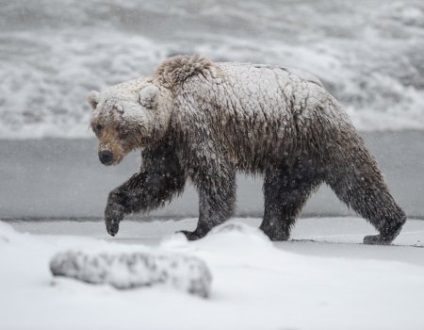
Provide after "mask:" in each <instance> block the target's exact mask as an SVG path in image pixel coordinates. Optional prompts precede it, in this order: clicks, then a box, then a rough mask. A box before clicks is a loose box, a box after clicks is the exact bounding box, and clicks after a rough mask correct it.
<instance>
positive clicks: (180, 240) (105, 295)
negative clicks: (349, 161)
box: [0, 218, 424, 330]
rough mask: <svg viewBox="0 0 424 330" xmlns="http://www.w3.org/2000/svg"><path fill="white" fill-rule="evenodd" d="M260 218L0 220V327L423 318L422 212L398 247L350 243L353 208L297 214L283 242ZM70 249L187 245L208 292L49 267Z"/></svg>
mask: <svg viewBox="0 0 424 330" xmlns="http://www.w3.org/2000/svg"><path fill="white" fill-rule="evenodd" d="M259 221H260V220H259V219H233V220H232V221H230V222H229V223H228V224H224V225H223V226H221V227H219V228H217V229H215V230H214V232H213V233H211V234H209V235H208V236H207V237H205V238H204V239H201V240H199V241H196V242H188V241H186V240H185V238H184V237H183V236H182V235H181V234H173V233H174V231H176V230H181V229H190V228H193V227H194V226H195V223H196V220H195V219H186V220H182V221H170V220H168V221H154V222H141V221H140V222H134V221H125V222H123V223H122V224H121V230H120V232H119V235H118V236H117V237H116V238H109V237H108V236H107V235H106V233H105V229H104V225H103V223H100V222H74V221H46V222H38V223H34V222H14V223H12V224H7V223H5V222H0V265H1V271H0V329H43V330H48V329H78V330H81V329H123V330H125V329H202V330H203V329H261V330H263V329H275V330H277V329H280V330H282V329H396V330H398V329H424V309H423V308H424V307H423V305H422V303H423V302H424V248H420V246H422V243H424V221H419V220H409V222H407V224H406V225H405V227H404V230H403V231H402V233H401V235H400V236H399V237H398V238H397V240H396V241H395V242H394V244H396V245H398V246H365V245H361V244H357V243H359V242H361V241H362V238H363V236H364V235H367V234H371V233H372V232H373V230H372V228H371V227H370V226H369V225H368V224H367V223H366V222H365V221H364V220H363V219H358V218H310V219H301V220H300V221H299V222H298V224H297V226H296V228H295V230H294V232H293V241H290V242H280V243H272V242H270V241H269V240H268V239H267V238H266V237H265V236H264V235H263V234H262V233H261V232H260V231H259V230H257V229H256V227H257V226H258V224H259ZM117 243H119V244H117ZM413 246H415V247H413ZM69 249H74V250H75V249H77V250H79V251H87V252H90V253H95V252H97V251H98V252H99V253H100V252H105V253H108V252H113V253H130V252H137V251H155V252H160V253H178V254H183V255H188V256H194V257H197V258H199V259H201V260H203V261H204V262H205V263H206V265H207V266H208V267H209V269H210V271H211V273H212V278H213V279H212V287H211V294H210V296H209V298H201V297H198V296H193V295H189V294H188V293H185V292H181V291H178V290H175V289H173V288H172V287H169V286H152V287H148V288H138V289H130V290H118V289H115V288H113V287H110V286H106V285H91V284H86V283H82V282H78V281H76V280H72V279H67V278H62V277H57V278H54V277H53V276H52V275H51V273H50V271H49V262H50V260H51V258H52V257H53V256H54V255H55V254H56V253H57V252H60V251H66V250H69Z"/></svg>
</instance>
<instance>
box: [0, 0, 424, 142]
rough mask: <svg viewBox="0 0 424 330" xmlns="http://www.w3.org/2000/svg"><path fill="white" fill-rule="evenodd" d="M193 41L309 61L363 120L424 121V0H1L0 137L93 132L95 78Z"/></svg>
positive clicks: (239, 57)
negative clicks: (87, 97) (91, 107)
mask: <svg viewBox="0 0 424 330" xmlns="http://www.w3.org/2000/svg"><path fill="white" fill-rule="evenodd" d="M193 52H197V53H201V54H204V55H206V56H209V57H210V58H212V59H213V60H216V61H239V62H255V63H270V64H279V65H286V66H291V67H297V68H300V69H303V70H307V71H309V72H311V73H313V74H315V75H317V76H318V77H319V78H320V79H321V80H322V81H323V82H324V84H325V85H326V86H327V87H328V89H329V90H330V91H331V92H332V93H333V94H335V96H336V97H337V98H338V99H339V100H340V101H341V103H342V104H343V105H344V106H345V108H346V110H347V111H348V113H349V114H350V115H351V116H352V119H353V121H354V123H355V124H356V126H357V127H358V128H360V129H361V130H372V131H375V130H403V129H424V78H423V77H424V2H423V1H421V0H405V1H392V0H355V1H349V0H345V1H340V0H280V1H277V0H261V1H254V0H230V1H224V0H202V1H194V0H155V1H138V0H122V1H112V0H85V1H78V0H62V1H55V0H38V1H33V0H19V1H10V0H0V81H1V83H0V138H8V139H16V138H18V139H22V138H37V137H46V136H49V137H64V138H76V137H89V136H92V133H91V132H90V130H89V129H88V118H89V114H90V111H89V108H88V106H87V104H86V101H85V95H86V93H87V92H88V91H89V90H91V89H101V88H103V87H105V86H107V85H111V84H115V83H118V82H121V81H123V80H127V79H132V78H135V77H139V76H142V75H148V74H149V73H151V72H152V71H153V70H154V68H155V67H156V66H157V65H158V64H159V63H160V62H161V61H162V60H163V59H165V58H166V57H167V56H170V55H173V54H178V53H193Z"/></svg>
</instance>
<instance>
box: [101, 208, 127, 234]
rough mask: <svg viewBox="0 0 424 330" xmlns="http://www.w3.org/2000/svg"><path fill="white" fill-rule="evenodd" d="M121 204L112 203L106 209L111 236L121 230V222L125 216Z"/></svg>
mask: <svg viewBox="0 0 424 330" xmlns="http://www.w3.org/2000/svg"><path fill="white" fill-rule="evenodd" d="M121 209H122V208H121V207H119V205H110V204H108V207H107V208H106V211H105V222H106V230H107V232H108V233H109V235H111V236H115V235H116V234H117V233H118V231H119V223H120V222H121V220H122V219H123V218H124V212H123V211H122V210H121Z"/></svg>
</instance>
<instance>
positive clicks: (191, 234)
mask: <svg viewBox="0 0 424 330" xmlns="http://www.w3.org/2000/svg"><path fill="white" fill-rule="evenodd" d="M177 233H181V234H184V235H185V237H187V239H188V240H189V241H195V240H198V239H200V238H202V237H204V236H205V235H206V234H203V233H199V232H198V231H196V230H195V231H188V230H180V231H177Z"/></svg>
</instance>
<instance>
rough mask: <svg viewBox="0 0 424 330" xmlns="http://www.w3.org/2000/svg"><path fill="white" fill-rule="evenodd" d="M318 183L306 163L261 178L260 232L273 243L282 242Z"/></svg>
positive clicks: (320, 180) (284, 167) (319, 179)
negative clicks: (261, 217) (261, 219)
mask: <svg viewBox="0 0 424 330" xmlns="http://www.w3.org/2000/svg"><path fill="white" fill-rule="evenodd" d="M321 182H322V178H321V176H320V173H319V171H318V170H317V168H316V167H315V166H314V165H313V162H312V161H310V160H298V161H296V163H295V164H294V166H290V167H289V166H282V167H280V168H279V169H275V170H269V171H268V172H267V173H266V174H265V180H264V186H263V190H264V197H265V213H264V218H263V221H262V223H261V225H260V229H261V230H262V231H263V232H264V233H265V234H266V235H267V236H268V237H269V238H270V239H271V240H273V241H285V240H288V239H289V238H290V231H291V228H292V227H293V225H294V223H295V221H296V217H297V216H298V214H299V213H300V211H301V209H302V207H303V205H304V204H305V202H306V200H307V199H308V197H309V196H310V194H311V192H313V190H314V189H315V188H317V187H318V185H319V184H320V183H321Z"/></svg>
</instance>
